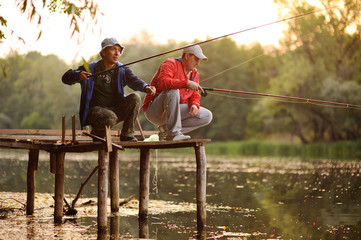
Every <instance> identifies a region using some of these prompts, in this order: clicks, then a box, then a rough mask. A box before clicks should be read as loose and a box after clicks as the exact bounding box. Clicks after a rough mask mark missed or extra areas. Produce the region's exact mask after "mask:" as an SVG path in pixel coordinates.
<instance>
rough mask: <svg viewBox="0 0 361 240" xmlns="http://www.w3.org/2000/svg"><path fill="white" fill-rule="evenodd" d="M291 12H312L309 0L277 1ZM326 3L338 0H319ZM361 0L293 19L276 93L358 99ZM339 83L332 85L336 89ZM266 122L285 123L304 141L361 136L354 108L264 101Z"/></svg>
mask: <svg viewBox="0 0 361 240" xmlns="http://www.w3.org/2000/svg"><path fill="white" fill-rule="evenodd" d="M275 2H276V3H278V4H280V7H281V9H289V12H288V13H287V14H291V15H296V14H300V13H306V12H311V11H314V10H315V7H314V6H312V5H310V4H309V3H307V2H304V1H288V0H276V1H275ZM319 2H320V3H321V4H322V5H323V6H324V7H325V8H330V7H331V6H334V5H336V4H337V3H338V2H336V1H333V0H320V1H319ZM360 17H361V15H360V5H359V4H355V3H354V1H344V4H343V5H341V6H339V7H338V8H330V9H329V10H327V11H324V12H322V13H318V14H312V15H308V16H307V17H303V18H300V19H297V20H296V21H290V22H289V23H288V29H287V30H286V31H285V37H284V39H283V40H282V41H281V50H280V57H279V58H278V59H279V61H278V64H277V65H278V74H277V76H276V77H274V78H272V79H271V81H270V92H271V93H276V94H283V95H289V96H299V97H304V98H311V99H322V100H330V101H340V102H347V103H354V104H357V103H359V102H361V101H360V100H361V99H360V98H359V97H358V95H359V94H355V91H357V90H359V89H360V85H359V83H360V73H359V71H358V69H360V68H359V67H360V66H359V65H360V58H359V56H360V49H361V48H360V41H359V40H360V39H359V38H360V37H359V34H358V31H351V30H352V29H354V30H358V29H361V23H360V22H359V21H358V19H360ZM331 87H332V88H334V90H331V89H330V88H331ZM263 106H264V107H266V106H267V107H266V108H265V111H266V113H264V112H263V113H262V114H263V115H264V116H263V118H262V124H264V125H267V124H268V125H269V124H271V125H274V126H277V125H279V126H282V128H283V130H282V131H283V132H284V133H291V134H295V135H297V136H298V137H299V139H300V140H301V141H302V142H304V143H308V142H316V141H337V140H344V139H357V138H359V137H360V136H361V124H360V122H359V121H358V120H359V118H360V112H359V111H354V110H350V109H339V108H327V107H318V106H315V105H311V104H299V105H291V104H289V103H283V102H272V103H269V102H267V103H264V105H263Z"/></svg>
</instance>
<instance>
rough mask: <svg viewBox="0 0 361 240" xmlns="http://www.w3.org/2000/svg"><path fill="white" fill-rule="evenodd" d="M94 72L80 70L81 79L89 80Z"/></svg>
mask: <svg viewBox="0 0 361 240" xmlns="http://www.w3.org/2000/svg"><path fill="white" fill-rule="evenodd" d="M91 75H92V74H91V73H88V72H84V71H83V72H80V73H79V80H81V81H86V80H89V77H90V76H91Z"/></svg>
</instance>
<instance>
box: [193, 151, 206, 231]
mask: <svg viewBox="0 0 361 240" xmlns="http://www.w3.org/2000/svg"><path fill="white" fill-rule="evenodd" d="M195 154H196V161H197V173H196V174H197V178H196V179H197V184H196V195H197V196H196V198H197V230H198V231H202V230H204V228H205V226H206V218H207V215H206V214H207V213H206V185H207V160H206V153H205V148H204V145H199V146H196V147H195Z"/></svg>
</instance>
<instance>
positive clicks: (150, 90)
mask: <svg viewBox="0 0 361 240" xmlns="http://www.w3.org/2000/svg"><path fill="white" fill-rule="evenodd" d="M144 90H145V92H146V93H147V94H149V95H150V96H154V95H155V93H156V91H157V89H156V88H155V87H154V86H150V85H148V86H146V87H145V89H144Z"/></svg>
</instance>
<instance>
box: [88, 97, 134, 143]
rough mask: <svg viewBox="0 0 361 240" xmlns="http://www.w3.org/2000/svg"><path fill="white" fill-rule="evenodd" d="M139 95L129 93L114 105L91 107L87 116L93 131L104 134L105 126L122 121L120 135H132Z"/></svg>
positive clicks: (100, 134)
mask: <svg viewBox="0 0 361 240" xmlns="http://www.w3.org/2000/svg"><path fill="white" fill-rule="evenodd" d="M140 101H141V99H140V96H139V95H138V94H137V93H131V94H129V95H128V96H126V97H125V98H123V99H121V100H120V101H119V102H118V103H117V105H116V106H115V107H99V106H95V107H91V108H90V109H89V113H88V116H87V119H88V121H89V122H90V124H91V126H92V129H93V132H94V133H95V134H96V135H98V136H105V126H110V127H111V128H112V127H113V126H114V125H117V124H118V123H119V122H121V121H124V123H123V128H122V131H121V133H120V135H121V136H125V137H133V136H134V122H135V120H136V119H137V117H138V113H139V109H140Z"/></svg>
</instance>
